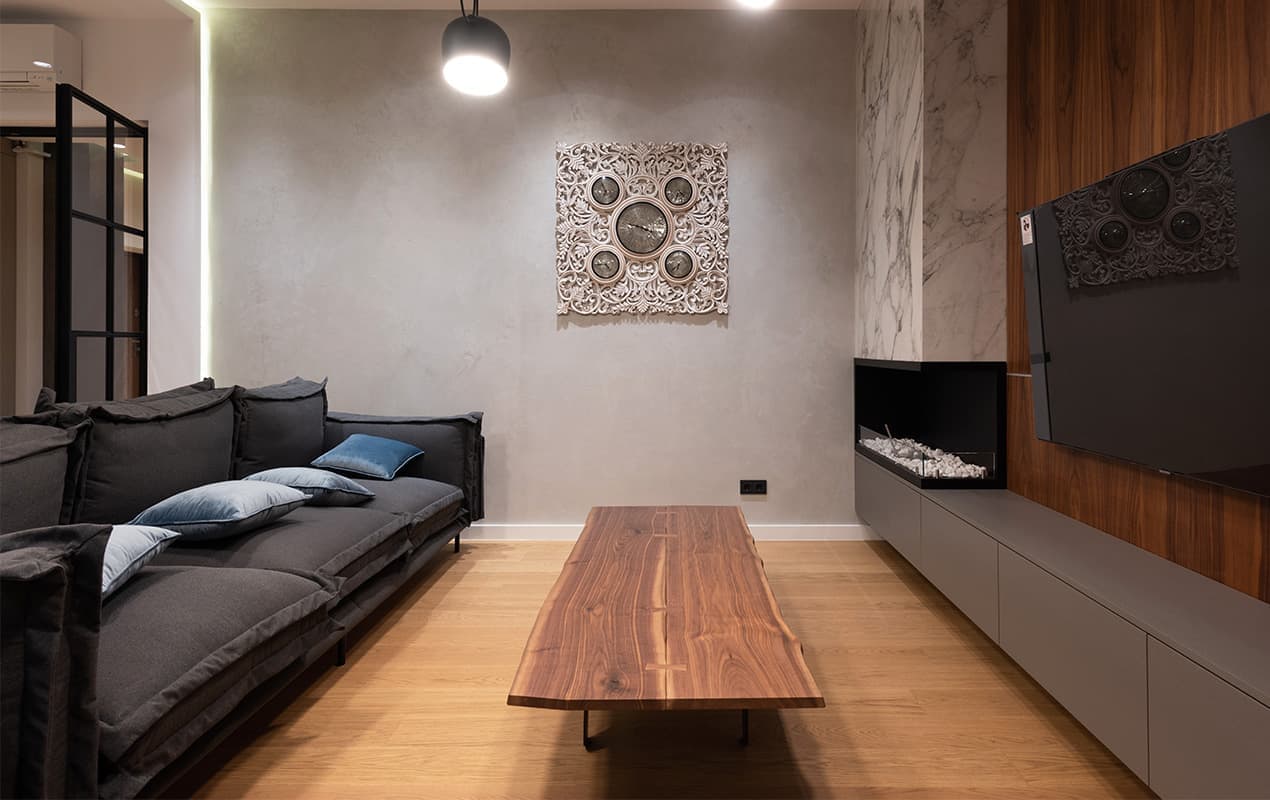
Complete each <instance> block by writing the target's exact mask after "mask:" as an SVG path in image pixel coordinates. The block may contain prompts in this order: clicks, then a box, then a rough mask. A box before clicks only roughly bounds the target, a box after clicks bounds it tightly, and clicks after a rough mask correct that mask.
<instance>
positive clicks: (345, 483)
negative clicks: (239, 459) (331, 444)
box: [243, 467, 375, 506]
mask: <svg viewBox="0 0 1270 800" xmlns="http://www.w3.org/2000/svg"><path fill="white" fill-rule="evenodd" d="M243 480H248V481H264V482H266V483H277V484H281V485H283V486H290V487H291V488H292V489H299V490H300V491H302V492H304V493H305V494H306V495H308V496H309V505H311V506H357V505H361V504H362V503H365V502H366V501H367V500H369V499H371V498H372V497H374V496H375V493H374V492H372V491H371V490H370V489H367V488H366V487H365V486H363V485H361V484H360V483H358V482H357V481H355V480H353V479H352V478H345V477H344V476H343V475H337V474H335V473H334V472H330V471H328V470H324V469H314V468H312V467H275V468H273V469H267V470H265V471H264V472H257V473H254V474H252V475H248V476H247V477H246V478H244V479H243Z"/></svg>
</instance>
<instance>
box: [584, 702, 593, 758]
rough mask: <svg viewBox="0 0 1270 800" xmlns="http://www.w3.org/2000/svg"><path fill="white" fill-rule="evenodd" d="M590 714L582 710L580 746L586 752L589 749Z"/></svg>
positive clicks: (590, 743) (590, 742)
mask: <svg viewBox="0 0 1270 800" xmlns="http://www.w3.org/2000/svg"><path fill="white" fill-rule="evenodd" d="M592 744H593V742H592V741H591V712H590V711H588V710H586V709H585V708H584V709H582V746H583V747H585V748H586V749H587V750H590V749H591V745H592Z"/></svg>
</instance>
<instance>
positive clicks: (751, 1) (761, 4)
mask: <svg viewBox="0 0 1270 800" xmlns="http://www.w3.org/2000/svg"><path fill="white" fill-rule="evenodd" d="M738 2H739V3H740V4H741V5H743V6H745V7H746V8H753V9H756V10H762V9H764V8H771V7H772V6H773V5H775V4H776V0H738Z"/></svg>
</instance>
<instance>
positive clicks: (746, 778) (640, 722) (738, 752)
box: [539, 711, 816, 798]
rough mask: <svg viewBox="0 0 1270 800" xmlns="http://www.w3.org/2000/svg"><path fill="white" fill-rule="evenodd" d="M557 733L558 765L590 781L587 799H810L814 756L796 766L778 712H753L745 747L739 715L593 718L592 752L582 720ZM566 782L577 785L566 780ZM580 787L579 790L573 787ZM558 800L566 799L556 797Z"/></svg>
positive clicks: (802, 757)
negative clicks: (807, 771) (584, 738)
mask: <svg viewBox="0 0 1270 800" xmlns="http://www.w3.org/2000/svg"><path fill="white" fill-rule="evenodd" d="M539 713H544V714H551V713H555V714H564V715H566V716H567V724H565V725H563V726H562V727H560V728H556V729H555V730H558V731H559V732H560V738H559V740H558V741H557V742H556V753H557V757H556V759H555V763H556V764H557V765H559V766H560V767H561V768H562V769H569V768H570V767H573V766H576V767H578V773H577V774H579V775H587V776H589V777H590V779H591V780H590V787H589V788H588V790H587V795H588V796H593V797H611V798H648V797H658V798H673V797H693V798H799V797H811V796H812V794H813V790H812V788H811V787H812V786H813V785H815V783H816V781H814V780H812V781H809V780H808V779H807V777H806V776H804V775H803V772H802V770H803V769H806V767H807V765H808V763H812V764H814V763H815V760H816V757H815V754H814V753H807V752H802V753H800V754H799V756H798V758H797V759H795V758H794V755H793V753H792V751H791V746H790V742H789V739H788V737H787V735H786V731H785V726H784V724H783V722H782V720H781V717H780V712H777V711H751V712H750V743H749V745H748V746H742V745H741V744H740V742H739V738H740V735H741V713H740V712H739V711H613V712H609V711H593V712H591V736H592V738H593V740H594V744H593V749H592V751H591V752H587V751H586V750H585V749H584V748H583V746H582V712H580V711H568V712H551V711H541V712H539ZM561 779H562V782H563V783H565V784H571V783H572V782H571V781H570V780H569V778H568V777H567V776H561ZM572 785H574V786H576V785H577V784H576V783H574V784H572ZM551 796H552V797H559V796H560V795H559V794H556V793H553V794H552V795H551Z"/></svg>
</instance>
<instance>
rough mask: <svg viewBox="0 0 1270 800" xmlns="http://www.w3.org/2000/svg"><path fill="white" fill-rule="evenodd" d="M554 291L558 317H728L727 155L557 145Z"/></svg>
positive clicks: (647, 146) (722, 149)
mask: <svg viewBox="0 0 1270 800" xmlns="http://www.w3.org/2000/svg"><path fill="white" fill-rule="evenodd" d="M602 178H604V179H608V178H611V179H612V180H602ZM613 181H616V182H617V184H618V186H617V188H616V189H614V186H613ZM614 256H616V260H615V259H614ZM556 287H557V292H556V294H557V304H556V313H557V314H562V315H563V314H570V313H573V314H624V313H632V314H658V313H663V314H726V313H728V148H727V145H725V144H720V145H707V144H677V143H670V144H653V143H651V142H647V143H639V144H614V143H587V144H575V145H558V146H557V148H556Z"/></svg>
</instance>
